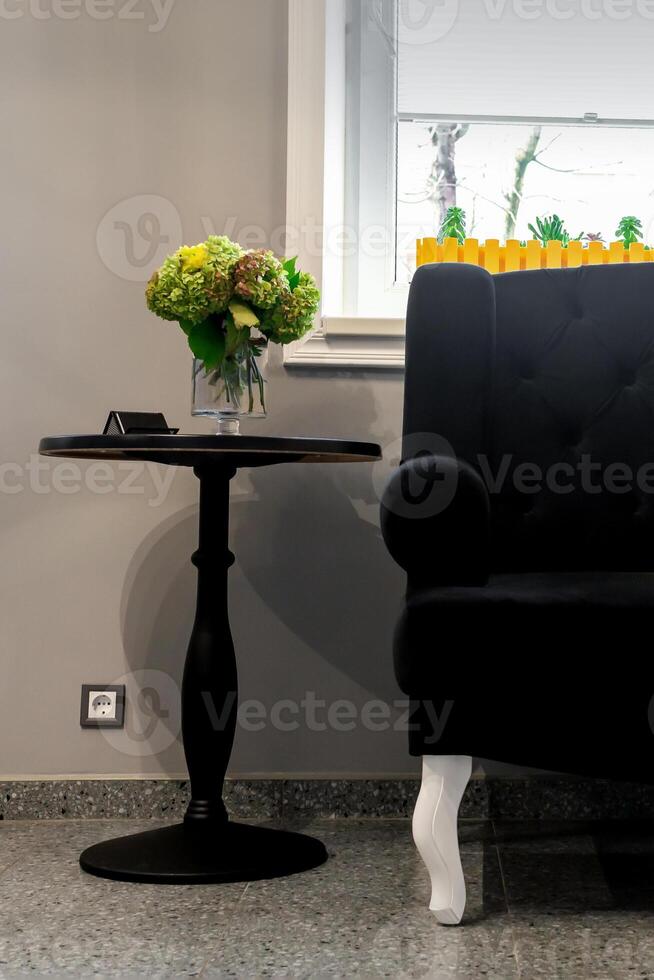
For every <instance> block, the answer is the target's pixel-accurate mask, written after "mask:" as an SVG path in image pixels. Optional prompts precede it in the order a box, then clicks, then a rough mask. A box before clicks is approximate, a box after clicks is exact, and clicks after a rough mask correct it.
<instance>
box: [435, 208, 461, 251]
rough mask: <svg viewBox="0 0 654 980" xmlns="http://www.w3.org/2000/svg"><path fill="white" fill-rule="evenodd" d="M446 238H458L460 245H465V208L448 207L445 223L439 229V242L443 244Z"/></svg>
mask: <svg viewBox="0 0 654 980" xmlns="http://www.w3.org/2000/svg"><path fill="white" fill-rule="evenodd" d="M446 238H456V240H457V242H458V243H459V245H463V243H464V241H465V240H466V213H465V211H464V210H463V208H457V207H451V208H448V209H447V213H446V215H445V218H444V219H443V223H442V225H441V226H440V228H439V230H438V241H439V244H441V245H442V244H443V242H444V241H445V239H446Z"/></svg>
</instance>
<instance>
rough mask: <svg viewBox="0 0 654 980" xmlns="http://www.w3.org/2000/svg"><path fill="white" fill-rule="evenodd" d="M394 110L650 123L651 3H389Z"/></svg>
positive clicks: (653, 112) (653, 107) (653, 90)
mask: <svg viewBox="0 0 654 980" xmlns="http://www.w3.org/2000/svg"><path fill="white" fill-rule="evenodd" d="M397 2H398V22H399V23H398V38H397V54H398V65H397V71H398V79H397V82H398V109H399V112H400V113H401V114H405V115H408V116H414V117H420V116H423V115H440V114H443V115H448V116H453V115H454V116H456V115H461V116H480V115H481V116H485V115H492V116H521V117H573V118H579V117H582V116H584V115H585V114H586V113H597V114H598V116H599V117H600V118H604V119H611V118H613V119H623V120H636V119H642V120H644V119H652V118H654V74H653V73H652V61H651V59H652V52H653V51H654V2H651V0H397Z"/></svg>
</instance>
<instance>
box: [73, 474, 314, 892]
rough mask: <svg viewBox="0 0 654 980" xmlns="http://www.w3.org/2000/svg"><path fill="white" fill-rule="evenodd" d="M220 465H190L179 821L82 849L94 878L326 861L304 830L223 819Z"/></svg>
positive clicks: (224, 538)
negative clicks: (185, 798)
mask: <svg viewBox="0 0 654 980" xmlns="http://www.w3.org/2000/svg"><path fill="white" fill-rule="evenodd" d="M235 472H236V471H235V470H234V469H233V468H228V467H227V466H226V465H224V464H223V465H215V464H214V465H207V466H203V467H199V468H196V470H195V473H196V476H198V478H199V480H200V545H199V548H198V551H197V552H196V553H195V554H194V555H193V564H194V565H195V566H196V567H197V570H198V591H197V607H196V615H195V623H194V625H193V632H192V634H191V640H190V644H189V649H188V654H187V657H186V666H185V668H184V680H183V684H182V734H183V738H184V752H185V754H186V762H187V765H188V770H189V776H190V782H191V802H190V803H189V806H188V810H187V811H186V816H185V817H184V823H182V824H177V825H174V826H172V827H164V828H162V829H158V830H149V831H146V832H145V833H142V834H133V835H131V836H129V837H119V838H116V839H115V840H109V841H105V842H104V843H102V844H95V845H94V846H93V847H89V848H88V849H87V850H86V851H84V853H83V854H82V856H81V858H80V864H81V866H82V868H83V869H84V870H85V871H88V872H90V873H91V874H94V875H99V876H100V877H102V878H113V879H118V880H121V881H144V882H153V883H160V884H201V883H206V884H209V883H212V882H214V883H215V882H227V881H253V880H256V879H259V878H275V877H279V876H282V875H288V874H294V873H296V872H298V871H306V870H308V869H309V868H315V867H317V866H318V865H319V864H322V863H323V862H324V861H326V860H327V852H326V850H325V847H324V845H323V844H322V843H321V842H320V841H318V840H315V839H314V838H312V837H307V836H305V835H304V834H294V833H290V832H288V831H282V830H272V829H270V828H267V827H257V826H248V825H245V824H237V823H232V822H231V821H230V820H229V819H228V816H227V812H226V810H225V805H224V803H223V799H222V793H223V783H224V779H225V773H226V771H227V765H228V763H229V758H230V755H231V751H232V744H233V742H234V732H235V728H236V714H237V708H238V684H237V670H236V658H235V655H234V645H233V643H232V636H231V632H230V628H229V615H228V607H227V577H228V570H229V568H230V566H231V565H232V564H233V562H234V556H233V555H232V554H231V552H230V550H229V545H228V529H229V484H230V480H231V479H232V477H233V476H234V474H235Z"/></svg>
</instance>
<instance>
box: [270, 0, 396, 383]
mask: <svg viewBox="0 0 654 980" xmlns="http://www.w3.org/2000/svg"><path fill="white" fill-rule="evenodd" d="M346 13H347V10H346V0H289V4H288V18H289V25H288V27H289V29H288V41H289V45H288V138H287V200H286V228H287V251H288V252H289V253H292V254H297V255H298V257H299V262H300V265H301V266H302V268H304V269H306V270H307V271H309V272H311V273H312V274H313V275H314V276H315V277H316V280H317V281H318V284H319V286H320V287H321V290H322V294H323V305H322V311H321V315H320V318H319V319H318V321H317V323H316V327H315V329H314V330H313V331H312V332H311V333H310V334H309V335H308V336H307V337H305V338H303V339H302V340H299V341H296V342H295V343H293V344H289V345H288V347H286V348H285V350H284V364H285V366H286V367H287V368H294V367H298V368H306V367H334V366H337V367H343V368H369V369H377V368H382V369H388V368H391V369H402V368H403V367H404V332H405V318H404V317H398V316H390V317H383V316H380V317H358V316H356V315H345V314H344V308H343V299H344V288H345V263H344V262H343V260H342V259H340V258H338V257H336V256H333V255H332V254H330V252H329V250H328V249H325V247H324V243H325V242H326V241H329V238H330V236H331V235H338V232H339V229H342V228H343V227H344V225H345V220H344V219H345V201H346V175H345V81H346V79H345V64H346V36H345V25H346ZM326 174H329V178H330V179H329V180H326V179H325V176H326ZM307 229H313V230H314V231H316V230H317V231H318V234H317V235H314V236H313V237H314V239H317V240H318V241H319V247H318V248H313V247H312V246H311V241H310V237H311V236H310V234H308V233H307Z"/></svg>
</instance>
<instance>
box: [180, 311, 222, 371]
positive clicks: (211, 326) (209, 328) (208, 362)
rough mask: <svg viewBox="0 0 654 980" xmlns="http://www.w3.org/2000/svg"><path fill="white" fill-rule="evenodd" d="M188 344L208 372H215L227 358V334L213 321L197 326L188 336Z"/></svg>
mask: <svg viewBox="0 0 654 980" xmlns="http://www.w3.org/2000/svg"><path fill="white" fill-rule="evenodd" d="M188 344H189V347H190V348H191V350H192V351H193V353H194V354H195V356H196V357H197V358H198V359H199V360H201V361H202V362H203V363H204V367H205V370H206V371H215V370H216V368H219V367H220V365H221V364H222V362H223V358H224V357H225V334H224V333H223V331H222V329H221V328H220V326H219V325H218V324H217V323H216V322H215V321H213V320H203V321H202V323H198V324H196V326H194V327H193V329H192V330H191V332H190V333H189V335H188Z"/></svg>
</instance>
